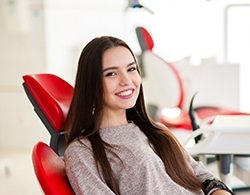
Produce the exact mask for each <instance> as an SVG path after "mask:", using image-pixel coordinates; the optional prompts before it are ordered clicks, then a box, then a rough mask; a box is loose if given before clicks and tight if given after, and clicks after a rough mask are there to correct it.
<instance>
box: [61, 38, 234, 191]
mask: <svg viewBox="0 0 250 195" xmlns="http://www.w3.org/2000/svg"><path fill="white" fill-rule="evenodd" d="M66 131H67V142H68V146H67V148H66V151H65V155H64V159H65V165H66V173H67V176H68V178H69V181H70V184H71V185H72V188H73V189H74V191H75V193H76V194H93V195H95V194H96V195H97V194H107V195H109V194H110V195H111V194H118V195H119V194H134V195H137V194H138V195H149V194H150V195H152V194H157V195H161V194H164V195H165V194H186V195H189V194H190V195H191V194H200V195H201V194H212V193H214V194H221V195H223V194H225V195H226V194H233V192H231V191H230V190H229V189H228V188H227V186H226V185H225V184H223V183H222V182H221V181H219V180H218V179H216V178H215V177H214V176H213V175H212V174H211V173H209V172H208V171H207V170H206V168H205V167H204V166H203V165H201V164H200V163H197V162H196V161H195V160H194V159H193V158H192V157H191V156H190V155H189V154H188V153H187V152H186V151H185V150H184V149H183V148H182V146H181V145H180V144H179V142H178V141H177V139H176V138H175V137H174V135H173V134H172V133H171V132H170V131H169V130H168V129H167V127H165V126H163V125H160V124H158V123H156V122H154V121H153V120H152V119H151V118H150V117H149V116H148V114H147V112H146V108H145V102H144V96H143V89H142V83H141V76H140V72H139V69H138V65H137V62H136V58H135V56H134V54H133V52H132V51H131V49H130V47H129V46H128V45H127V44H126V43H125V42H124V41H122V40H120V39H118V38H115V37H108V36H104V37H99V38H95V39H93V40H92V41H90V42H89V43H88V44H87V45H86V46H85V47H84V49H83V51H82V53H81V56H80V59H79V63H78V70H77V75H76V83H75V91H74V95H73V99H72V102H71V106H70V109H69V113H68V116H67V121H66Z"/></svg>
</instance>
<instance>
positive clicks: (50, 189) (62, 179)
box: [32, 142, 74, 195]
mask: <svg viewBox="0 0 250 195" xmlns="http://www.w3.org/2000/svg"><path fill="white" fill-rule="evenodd" d="M32 161H33V167H34V171H35V174H36V176H37V179H38V181H39V183H40V185H41V188H42V190H43V192H44V193H45V194H46V195H73V194H74V192H73V190H72V188H71V186H70V184H69V182H68V179H67V176H66V173H65V168H64V162H63V160H62V159H61V158H60V157H59V156H58V155H57V154H56V153H55V152H54V151H53V150H52V149H51V148H50V147H49V146H48V145H47V144H45V143H43V142H38V143H37V144H36V145H35V147H34V148H33V152H32Z"/></svg>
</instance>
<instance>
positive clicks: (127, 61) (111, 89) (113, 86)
mask: <svg viewBox="0 0 250 195" xmlns="http://www.w3.org/2000/svg"><path fill="white" fill-rule="evenodd" d="M102 66H103V83H104V100H105V107H104V110H105V111H108V112H115V113H117V112H119V111H124V110H126V109H129V108H132V107H133V106H134V105H135V103H136V100H137V97H138V95H139V91H140V85H141V77H140V75H139V73H138V70H137V65H136V62H135V60H134V58H133V56H132V54H131V53H130V51H129V50H128V49H127V48H126V47H122V46H117V47H113V48H111V49H108V50H106V51H105V52H104V54H103V61H102Z"/></svg>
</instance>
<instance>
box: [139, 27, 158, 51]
mask: <svg viewBox="0 0 250 195" xmlns="http://www.w3.org/2000/svg"><path fill="white" fill-rule="evenodd" d="M135 31H136V35H137V39H138V41H139V45H140V47H141V50H142V52H144V51H145V50H153V48H154V41H153V38H152V36H151V35H150V34H149V32H148V31H147V30H146V29H145V28H144V27H141V26H139V27H136V29H135Z"/></svg>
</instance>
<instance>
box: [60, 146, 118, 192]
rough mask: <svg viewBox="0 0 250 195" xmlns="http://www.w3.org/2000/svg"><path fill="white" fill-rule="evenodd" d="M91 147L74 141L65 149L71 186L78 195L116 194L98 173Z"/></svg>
mask: <svg viewBox="0 0 250 195" xmlns="http://www.w3.org/2000/svg"><path fill="white" fill-rule="evenodd" d="M87 145H88V144H87ZM90 148H91V147H89V146H86V145H85V144H81V143H80V142H78V141H74V142H72V143H71V144H70V145H69V146H68V147H67V149H66V151H65V154H64V161H65V169H66V174H67V176H68V179H69V182H70V185H71V187H72V188H73V190H74V192H75V194H77V195H85V194H91V195H99V194H105V195H114V192H113V191H112V190H111V189H110V188H109V187H108V186H107V184H106V183H105V182H104V179H103V178H102V177H101V176H100V174H99V173H98V170H97V168H96V163H95V161H94V158H93V154H92V150H91V149H90Z"/></svg>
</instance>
